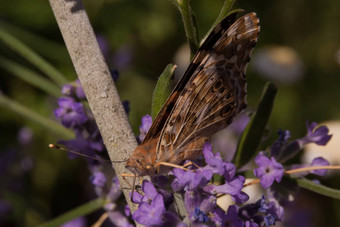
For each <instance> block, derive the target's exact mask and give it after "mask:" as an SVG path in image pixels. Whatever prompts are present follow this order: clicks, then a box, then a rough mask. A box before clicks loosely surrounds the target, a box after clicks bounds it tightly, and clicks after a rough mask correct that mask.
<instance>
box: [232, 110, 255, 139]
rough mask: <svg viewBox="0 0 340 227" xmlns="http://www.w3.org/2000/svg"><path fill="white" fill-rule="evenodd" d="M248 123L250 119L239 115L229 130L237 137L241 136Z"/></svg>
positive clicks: (242, 114) (243, 114)
mask: <svg viewBox="0 0 340 227" xmlns="http://www.w3.org/2000/svg"><path fill="white" fill-rule="evenodd" d="M249 121H250V117H249V116H248V115H247V114H245V113H241V114H240V115H239V116H238V117H237V118H236V119H235V120H234V121H233V122H232V123H231V124H230V126H229V127H230V128H231V129H232V130H233V131H234V132H235V133H236V134H238V135H241V134H242V132H243V131H244V129H245V128H246V127H247V125H248V123H249Z"/></svg>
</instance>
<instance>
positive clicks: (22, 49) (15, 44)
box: [0, 27, 68, 86]
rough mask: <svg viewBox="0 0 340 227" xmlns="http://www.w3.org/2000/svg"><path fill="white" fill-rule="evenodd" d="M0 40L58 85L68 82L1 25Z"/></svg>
mask: <svg viewBox="0 0 340 227" xmlns="http://www.w3.org/2000/svg"><path fill="white" fill-rule="evenodd" d="M0 41H2V42H3V43H5V44H6V45H7V46H8V47H10V48H11V49H13V50H14V51H15V52H17V53H18V54H20V55H21V56H23V57H24V58H25V59H26V60H27V61H28V62H30V63H32V64H33V65H35V66H36V67H37V68H39V69H40V70H41V71H42V72H44V73H45V74H46V75H47V76H48V77H50V78H51V79H52V80H54V81H55V82H56V83H57V84H58V85H60V86H62V85H63V84H66V83H68V80H67V79H66V78H65V76H64V75H63V74H62V73H61V72H59V71H58V70H57V69H56V68H55V67H53V66H52V65H51V64H50V63H48V62H47V61H45V60H44V59H43V58H41V57H40V56H39V55H38V54H36V53H35V52H34V51H33V50H31V49H30V48H29V47H28V46H26V45H25V44H23V43H22V42H21V41H20V40H18V39H17V38H16V37H14V36H12V35H11V34H9V33H8V32H7V31H6V30H4V29H3V28H1V27H0Z"/></svg>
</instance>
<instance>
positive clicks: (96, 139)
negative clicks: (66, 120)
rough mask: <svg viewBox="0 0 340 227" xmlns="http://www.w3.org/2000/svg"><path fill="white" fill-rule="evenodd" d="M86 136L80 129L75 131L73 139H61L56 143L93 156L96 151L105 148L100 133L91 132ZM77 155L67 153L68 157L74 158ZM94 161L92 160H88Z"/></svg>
mask: <svg viewBox="0 0 340 227" xmlns="http://www.w3.org/2000/svg"><path fill="white" fill-rule="evenodd" d="M87 136H89V137H88V138H85V137H84V136H83V133H82V132H80V131H78V130H77V131H76V138H75V139H73V140H61V141H58V143H60V144H63V145H65V146H66V147H68V148H70V149H71V150H74V151H77V152H79V153H82V154H86V155H90V156H94V155H95V154H96V152H98V151H99V152H101V151H103V150H104V149H105V147H104V144H103V142H102V138H101V137H100V134H99V132H98V134H97V133H95V132H94V133H92V134H91V135H87ZM76 156H77V155H76V154H73V153H69V157H70V158H75V157H76ZM89 161H94V160H89Z"/></svg>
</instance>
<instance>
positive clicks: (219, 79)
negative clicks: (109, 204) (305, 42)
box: [126, 13, 260, 176]
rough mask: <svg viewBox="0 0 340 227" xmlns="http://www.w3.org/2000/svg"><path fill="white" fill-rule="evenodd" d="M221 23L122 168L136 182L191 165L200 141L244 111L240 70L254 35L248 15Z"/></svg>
mask: <svg viewBox="0 0 340 227" xmlns="http://www.w3.org/2000/svg"><path fill="white" fill-rule="evenodd" d="M235 20H236V13H233V14H231V15H229V16H227V17H226V18H225V19H223V20H222V21H221V22H220V23H219V24H218V25H217V26H216V27H215V28H214V30H213V31H212V32H211V34H210V35H209V36H208V37H207V39H206V40H205V42H204V43H203V45H202V46H201V47H200V49H199V50H198V52H197V53H196V55H195V56H194V58H193V60H192V62H191V64H190V65H189V67H188V69H187V71H186V72H185V73H184V75H183V77H182V78H181V79H180V81H179V82H178V84H177V85H176V87H175V89H174V90H173V91H172V93H171V95H170V96H169V98H168V99H167V100H166V102H165V104H164V105H163V107H162V109H161V110H160V111H159V113H158V115H157V117H156V119H155V120H154V122H153V124H152V126H151V128H150V130H149V131H148V133H147V135H146V137H145V139H144V141H143V142H142V143H141V144H140V145H139V146H138V147H137V148H136V149H135V151H134V152H133V154H132V155H131V156H130V158H129V159H128V160H127V162H126V168H128V169H129V170H131V171H132V172H133V173H134V174H135V175H137V176H144V175H150V176H152V175H157V174H159V173H160V172H164V171H166V170H168V167H167V166H171V164H175V165H178V164H180V163H182V162H183V161H185V160H195V159H197V158H198V157H199V156H200V155H201V153H202V147H203V144H204V142H205V141H207V140H208V139H209V137H211V136H212V135H213V134H214V133H216V132H217V131H219V130H221V129H223V128H225V127H227V126H228V125H229V124H230V123H231V122H232V120H233V119H234V118H235V117H236V116H237V115H238V114H239V113H240V112H241V111H242V110H244V109H245V108H246V106H247V104H246V93H247V91H246V85H247V83H246V69H247V65H248V63H249V60H250V56H251V53H252V51H253V49H254V47H255V45H256V42H257V38H258V36H259V32H260V26H259V19H258V18H257V16H256V14H255V13H249V14H246V15H244V16H242V17H241V18H239V19H238V20H236V21H235Z"/></svg>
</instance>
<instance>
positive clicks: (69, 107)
mask: <svg viewBox="0 0 340 227" xmlns="http://www.w3.org/2000/svg"><path fill="white" fill-rule="evenodd" d="M58 104H59V107H58V108H57V109H56V110H55V111H54V115H55V117H56V118H58V119H61V123H62V124H63V125H64V126H65V127H67V128H70V127H74V126H79V125H82V124H84V123H85V122H86V121H87V117H86V115H85V112H84V108H83V105H82V104H81V103H79V102H75V101H74V99H73V98H69V97H61V98H60V99H59V100H58Z"/></svg>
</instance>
